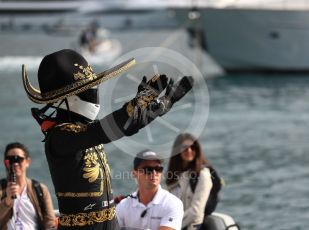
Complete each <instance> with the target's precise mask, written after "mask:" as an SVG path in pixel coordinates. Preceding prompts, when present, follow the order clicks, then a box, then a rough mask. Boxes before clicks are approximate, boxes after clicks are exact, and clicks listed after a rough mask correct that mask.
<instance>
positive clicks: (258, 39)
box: [175, 0, 309, 71]
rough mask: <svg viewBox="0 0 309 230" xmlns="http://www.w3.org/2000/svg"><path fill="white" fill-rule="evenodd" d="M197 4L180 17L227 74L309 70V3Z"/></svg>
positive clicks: (263, 0) (258, 0)
mask: <svg viewBox="0 0 309 230" xmlns="http://www.w3.org/2000/svg"><path fill="white" fill-rule="evenodd" d="M205 2H208V3H209V4H205ZM192 3H193V4H192V7H191V9H188V8H187V9H185V8H182V9H175V12H176V17H177V18H178V19H179V20H180V21H181V24H183V25H186V26H187V27H188V28H191V30H195V32H196V36H200V38H201V39H202V40H203V47H204V48H205V49H206V51H207V52H208V53H209V54H210V55H211V56H212V57H213V58H214V60H215V61H216V62H218V64H220V65H221V66H222V67H223V68H224V69H225V70H228V71H243V70H245V71H247V70H253V71H256V70H257V71H309V61H308V60H309V42H308V41H309V2H308V1H304V0H302V1H299V0H298V1H297V0H293V1H292V0H289V1H287V0H286V1H284V0H252V1H248V0H238V1H229V0H224V1H222V0H221V1H220V0H218V1H204V2H202V1H193V2H192ZM211 3H212V4H211Z"/></svg>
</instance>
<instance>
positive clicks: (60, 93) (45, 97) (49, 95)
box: [27, 59, 136, 104]
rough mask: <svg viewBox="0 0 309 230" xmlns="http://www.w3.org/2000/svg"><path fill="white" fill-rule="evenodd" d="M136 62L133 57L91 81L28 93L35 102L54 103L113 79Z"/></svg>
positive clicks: (86, 80)
mask: <svg viewBox="0 0 309 230" xmlns="http://www.w3.org/2000/svg"><path fill="white" fill-rule="evenodd" d="M135 63H136V61H135V59H132V60H129V61H128V63H126V64H124V65H123V66H122V67H119V66H115V67H113V68H112V69H110V70H108V71H104V72H102V73H99V74H98V75H97V78H96V79H95V80H94V81H93V82H91V83H89V80H88V79H84V80H80V81H76V82H74V83H72V84H71V85H67V86H65V87H63V88H60V89H57V90H53V91H50V92H46V93H41V94H39V93H28V92H27V95H28V97H29V98H30V100H32V101H33V102H35V103H44V104H45V103H46V104H47V103H54V102H57V101H60V100H62V99H64V98H67V97H70V96H73V95H76V94H79V93H81V92H84V91H85V90H87V89H90V88H92V87H94V86H96V85H98V84H100V83H101V82H103V81H106V80H108V79H111V78H113V77H115V76H117V75H119V74H121V73H122V72H124V71H126V70H127V69H129V68H130V67H132V66H133V65H135ZM81 86H82V87H81Z"/></svg>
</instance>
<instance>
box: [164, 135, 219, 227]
mask: <svg viewBox="0 0 309 230" xmlns="http://www.w3.org/2000/svg"><path fill="white" fill-rule="evenodd" d="M207 165H208V162H207V160H206V159H205V158H204V156H203V153H202V149H201V145H200V143H199V141H198V140H197V139H196V138H195V137H194V136H193V135H191V134H189V133H184V134H180V135H178V136H177V137H176V139H175V141H174V144H173V147H172V152H171V158H170V161H169V163H168V170H167V177H166V185H167V187H168V190H169V191H170V192H171V193H172V194H174V195H176V196H177V197H179V198H180V199H181V201H182V202H183V205H184V217H183V220H182V229H186V230H193V229H200V228H201V224H202V223H203V219H204V210H205V206H206V202H207V199H208V197H209V194H210V191H211V188H212V186H213V184H212V180H211V174H210V170H209V169H208V168H206V167H205V166H207ZM197 178H198V180H197ZM194 182H195V183H197V184H195V185H194V187H195V189H194V190H195V191H194V192H193V191H192V183H194ZM190 183H191V185H190Z"/></svg>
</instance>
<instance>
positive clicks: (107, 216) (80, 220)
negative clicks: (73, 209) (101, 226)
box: [59, 207, 116, 227]
mask: <svg viewBox="0 0 309 230" xmlns="http://www.w3.org/2000/svg"><path fill="white" fill-rule="evenodd" d="M115 215H116V210H115V207H112V208H109V209H104V210H100V211H95V212H88V213H77V214H70V215H66V214H61V215H60V217H59V225H61V226H66V227H74V226H80V227H82V226H87V225H93V224H96V223H102V222H105V221H107V220H112V219H114V218H115Z"/></svg>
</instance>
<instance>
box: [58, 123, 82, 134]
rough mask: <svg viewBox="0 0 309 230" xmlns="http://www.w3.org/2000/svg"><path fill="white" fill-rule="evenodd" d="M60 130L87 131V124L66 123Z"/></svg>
mask: <svg viewBox="0 0 309 230" xmlns="http://www.w3.org/2000/svg"><path fill="white" fill-rule="evenodd" d="M60 130H62V131H69V132H74V133H80V132H85V131H86V130H87V126H86V125H82V124H78V125H77V124H65V125H63V126H61V128H60Z"/></svg>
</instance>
